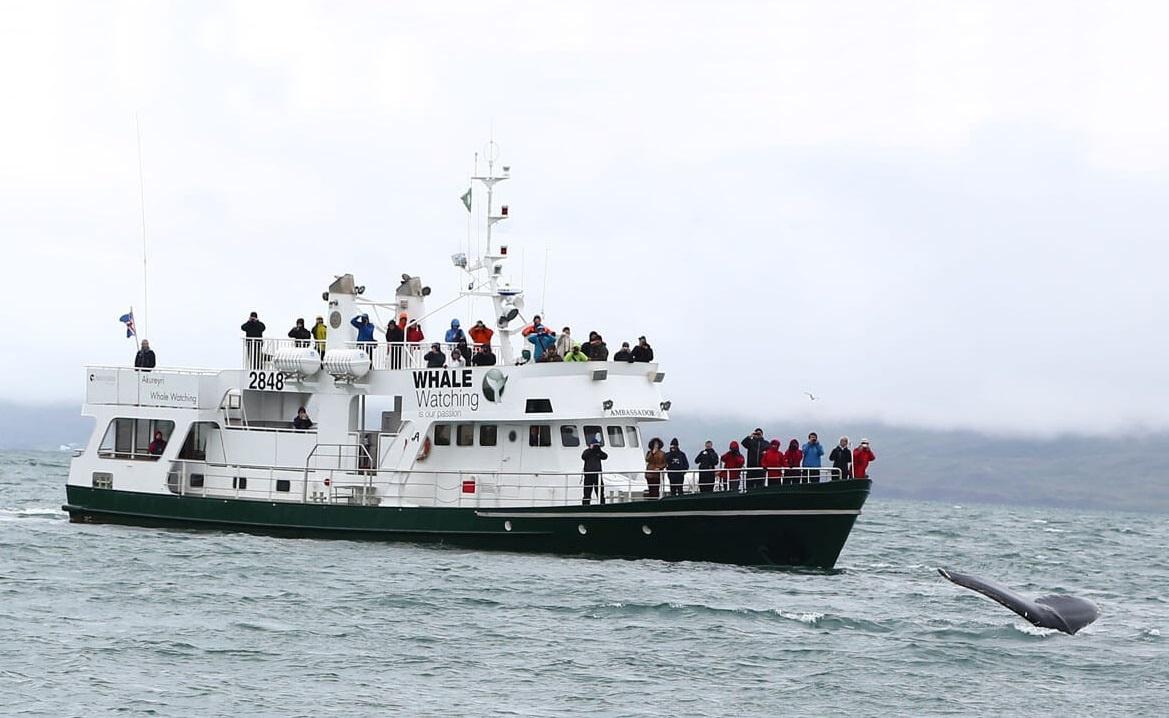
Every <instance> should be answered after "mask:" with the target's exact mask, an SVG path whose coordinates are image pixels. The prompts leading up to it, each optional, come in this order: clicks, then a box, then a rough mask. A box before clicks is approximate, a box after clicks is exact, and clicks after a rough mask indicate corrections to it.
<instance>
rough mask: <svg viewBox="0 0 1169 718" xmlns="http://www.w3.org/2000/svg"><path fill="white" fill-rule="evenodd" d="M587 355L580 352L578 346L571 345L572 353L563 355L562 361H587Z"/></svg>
mask: <svg viewBox="0 0 1169 718" xmlns="http://www.w3.org/2000/svg"><path fill="white" fill-rule="evenodd" d="M588 360H589V355H588V354H585V353H584V352H582V351H581V350H580V344H573V345H572V351H570V352H569V353H567V354H565V355H564V361H588Z"/></svg>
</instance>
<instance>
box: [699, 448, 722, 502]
mask: <svg viewBox="0 0 1169 718" xmlns="http://www.w3.org/2000/svg"><path fill="white" fill-rule="evenodd" d="M694 466H695V467H696V468H697V469H698V491H699V492H700V493H708V492H710V491H714V480H715V469H717V468H718V452H717V451H715V450H714V443H713V442H711V441H707V442H706V448H704V449H703V450H702V451H700V452H698V455H697V456H695V457H694Z"/></svg>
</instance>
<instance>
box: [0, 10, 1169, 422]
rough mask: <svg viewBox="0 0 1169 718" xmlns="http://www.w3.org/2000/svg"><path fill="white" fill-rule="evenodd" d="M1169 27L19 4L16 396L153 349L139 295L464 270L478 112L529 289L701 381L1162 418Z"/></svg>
mask: <svg viewBox="0 0 1169 718" xmlns="http://www.w3.org/2000/svg"><path fill="white" fill-rule="evenodd" d="M1166 27H1169V5H1166V4H1164V3H1155V2H1150V3H1144V4H1141V3H1102V2H1101V3H1075V2H1067V1H1066V0H1064V1H1061V2H1050V3H1044V2H1032V3H1018V2H1000V3H995V2H981V3H970V2H960V3H958V2H956V3H947V2H937V1H934V0H930V1H925V2H881V3H874V2H856V3H848V2H828V3H826V2H819V1H812V2H779V3H727V2H722V3H685V2H676V1H674V2H660V3H648V2H647V3H630V2H614V3H602V2H590V3H573V4H572V5H571V6H570V5H569V4H568V3H549V2H532V3H510V2H502V1H494V2H466V3H455V2H443V3H387V2H371V3H356V2H352V3H327V4H326V3H320V4H316V3H292V2H273V3H259V2H249V3H239V4H229V3H212V2H191V3H156V2H144V3H118V4H104V3H91V2H86V3H77V4H53V3H48V2H35V3H34V2H26V3H16V2H8V3H4V4H3V5H0V97H2V98H3V111H2V112H0V247H2V255H0V259H2V260H3V261H2V267H3V270H4V280H5V285H6V290H7V291H6V294H7V296H8V301H7V302H5V303H4V304H3V305H2V308H0V321H2V323H3V326H4V327H5V328H6V331H7V333H8V334H9V341H8V351H5V352H0V398H4V399H10V400H18V401H26V402H32V401H62V400H65V401H77V400H79V399H80V397H81V396H82V395H83V388H84V384H83V374H82V370H81V368H80V367H81V366H82V365H84V364H86V363H94V364H97V363H119V362H121V363H124V362H129V361H131V360H132V357H133V352H134V347H133V346H132V345H131V343H130V342H129V341H128V340H126V339H125V337H124V334H123V333H122V330H121V325H120V324H119V323H118V321H117V318H118V316H119V315H120V314H122V313H124V312H125V311H126V310H127V308H128V307H129V306H130V305H133V306H134V307H135V310H136V313H137V314H138V318H139V323H140V325H141V324H142V323H143V319H146V320H147V322H148V326H147V327H146V330H147V333H148V336H149V338H150V339H151V343H152V344H154V345H155V347H156V349H157V351H158V354H159V359H160V363H162V364H167V365H180V366H228V365H233V364H235V363H236V362H237V361H238V356H239V350H238V336H239V334H240V333H239V330H238V327H239V325H240V323H241V322H242V321H243V320H244V318H245V317H246V314H247V312H248V311H250V310H253V309H255V310H257V311H259V312H260V314H261V316H262V318H264V319H265V320H266V321H267V323H268V326H269V327H270V333H271V334H275V335H278V336H282V335H283V334H284V333H285V332H286V331H287V329H288V327H289V326H290V325H291V322H292V320H293V319H294V318H295V317H297V316H305V317H308V318H309V319H310V322H311V317H312V316H314V315H315V314H317V313H320V311H321V309H322V307H321V301H320V293H321V291H322V290H324V289H325V288H326V286H327V285H328V283H329V281H330V280H331V279H332V277H333V276H334V275H335V274H339V273H342V272H352V273H354V274H355V275H356V276H357V279H358V283H360V284H364V285H366V286H367V287H368V290H367V294H368V295H370V296H375V297H385V298H390V297H392V295H393V291H394V289H395V288H396V285H397V277H398V276H399V275H400V274H401V273H403V272H408V273H411V274H421V275H422V277H423V278H424V280H425V281H426V283H427V284H429V285H431V286H432V287H433V288H434V290H435V295H434V297H435V298H439V297H449V296H451V295H452V293H453V292H454V290H455V288H456V285H457V281H458V274H456V272H455V270H453V269H451V267H450V262H449V255H450V254H451V253H453V252H456V251H459V250H460V249H463V248H465V245H466V243H467V237H468V223H467V215H466V213H465V212H464V210H463V208H462V206H461V204H460V203H459V195H460V194H462V193H463V191H464V190H465V189H466V187H467V185H468V181H467V177H468V175H469V174H470V171H471V168H472V167H471V165H472V156H473V153H474V152H476V151H482V148H483V146H484V144H485V142H486V140H487V138H488V135H489V132H490V131H491V129H492V127H494V135H495V138H496V140H497V141H498V142H499V144H500V145H501V147H502V150H503V156H504V159H505V160H506V161H507V162H508V163H509V164H510V165H511V166H512V174H513V177H514V179H513V180H512V181H511V182H509V183H507V184H506V185H505V186H504V190H505V191H504V194H505V195H506V201H507V202H508V203H509V204H510V206H511V210H512V215H513V219H511V220H510V221H509V222H510V226H507V227H506V230H505V234H506V238H507V239H508V241H509V243H510V244H511V245H512V247H513V253H515V254H517V255H518V256H517V261H516V263H515V264H516V266H515V268H514V269H515V271H516V273H517V274H522V275H523V280H524V284H525V286H526V287H527V289H528V305H529V307H530V308H539V307H541V306H542V307H543V308H544V310H545V316H546V317H548V319H549V321H550V323H552V324H554V325H556V326H557V327H559V326H561V325H563V324H569V325H571V326H572V327H573V328H574V330H576V331H577V332H578V333H585V332H587V331H588V330H589V329H596V330H598V331H600V332H601V333H602V334H604V335H605V337H606V339H607V340H608V342H609V345H610V348H611V349H614V350H615V349H616V347H617V345H619V343H620V341H621V340H622V339H633V338H634V337H636V336H637V335H638V334H639V333H645V334H648V335H649V337H650V340H651V342H652V343H653V344H654V345H655V347H656V348H657V351H658V355H659V357H660V359H661V360H662V362H663V365H664V368H665V371H666V373H667V380H666V384H665V385H664V386H665V392H666V395H667V397H669V398H671V399H672V400H673V401H674V404H675V407H676V408H678V409H680V410H684V411H687V412H692V413H715V414H733V415H742V416H744V417H754V416H760V417H791V419H790V422H791V428H792V429H793V431H799V430H800V428H802V427H803V426H805V425H808V424H809V423H813V424H815V425H817V426H822V427H824V428H822V430H823V431H829V429H828V428H827V427H828V426H829V425H830V423H831V420H832V419H834V418H837V417H847V418H849V419H851V420H853V421H852V422H850V423H855V421H856V420H863V419H866V418H872V419H882V420H885V421H890V422H896V423H908V424H914V425H923V426H946V427H953V426H958V427H970V428H976V429H991V430H996V431H1012V432H1013V431H1018V432H1024V433H1047V432H1051V431H1064V430H1076V431H1083V432H1097V431H1135V430H1144V429H1163V428H1166V427H1169V402H1167V401H1166V399H1165V397H1166V390H1165V387H1164V381H1165V371H1166V363H1167V362H1166V360H1167V358H1169V351H1167V349H1169V331H1167V330H1169V326H1167V322H1166V319H1167V317H1166V307H1169V301H1167V300H1169V282H1167V281H1166V272H1167V267H1169V261H1167V260H1169V242H1167V240H1169V231H1167V230H1169V219H1167V218H1166V210H1167V208H1169V127H1167V125H1169V83H1167V82H1166V81H1165V76H1166V69H1167V68H1169V45H1167V44H1166V43H1165V42H1164V38H1163V33H1164V28H1166ZM136 113H137V114H138V116H139V119H140V122H141V127H142V146H143V168H144V176H145V200H146V202H145V204H146V221H147V227H148V234H149V264H150V284H149V289H150V295H149V316H148V317H144V316H143V314H144V312H143V311H142V310H143V296H142V254H141V252H142V241H141V229H140V217H139V194H138V159H137V152H136V149H135V114H136ZM472 236H473V234H472ZM521 248H522V252H521ZM546 256H547V258H548V264H549V272H548V276H547V278H546V279H547V281H546V285H547V291H546V293H545V291H544V286H545V276H544V265H545V257H546ZM463 307H464V310H463V311H462V312H460V318H462V319H464V320H472V319H474V318H477V317H475V316H468V315H467V314H473V313H474V310H466V309H465V305H463ZM487 315H488V313H487V312H486V311H484V312H483V316H485V317H486V316H487ZM805 391H810V392H813V393H814V394H816V395H817V396H819V397H820V399H819V400H818V401H816V402H811V401H810V400H809V399H808V398H807V397H806V396H805V395H804V392H805ZM783 423H784V422H783V421H780V422H777V423H776V428H777V431H778V432H779V433H785V434H786V433H788V431H787V427H785V426H783Z"/></svg>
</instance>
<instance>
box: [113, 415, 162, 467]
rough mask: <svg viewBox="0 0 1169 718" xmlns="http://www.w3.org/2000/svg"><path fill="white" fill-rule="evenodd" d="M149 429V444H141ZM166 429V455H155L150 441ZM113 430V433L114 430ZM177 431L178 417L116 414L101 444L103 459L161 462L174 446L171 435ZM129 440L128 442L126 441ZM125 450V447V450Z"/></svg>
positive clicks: (147, 435)
mask: <svg viewBox="0 0 1169 718" xmlns="http://www.w3.org/2000/svg"><path fill="white" fill-rule="evenodd" d="M143 426H144V427H145V428H146V432H145V438H146V444H145V446H139V443H140V442H139V438H140V435H141V434H142V427H143ZM155 431H160V432H162V439H163V441H165V442H166V447H164V448H163V450H162V454H151V453H150V444H151V442H152V441H154V432H155ZM111 432H112V433H111ZM174 433H175V421H174V419H157V418H152V417H146V416H115V417H114V418H112V419H110V423H109V424H107V425H106V430H105V433H104V434H102V438H101V441H99V442H98V444H97V456H98V458H99V459H115V460H118V461H125V460H129V461H158V460H159V459H161V458H162V457H163V455H165V454H166V450H167V449H168V448H170V445H171V438H172V437H173V436H174ZM124 439H128V440H129V442H128V444H127V443H124V442H123V440H124ZM123 449H125V450H123Z"/></svg>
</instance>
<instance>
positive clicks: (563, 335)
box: [556, 327, 574, 357]
mask: <svg viewBox="0 0 1169 718" xmlns="http://www.w3.org/2000/svg"><path fill="white" fill-rule="evenodd" d="M573 344H574V342H573V340H572V332H571V330H569V328H568V327H565V328H564V331H562V332H560V336H558V337H556V352H557V353H558V354H560V356H562V357H566V356H568V355H569V354H571V353H572V345H573Z"/></svg>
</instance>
